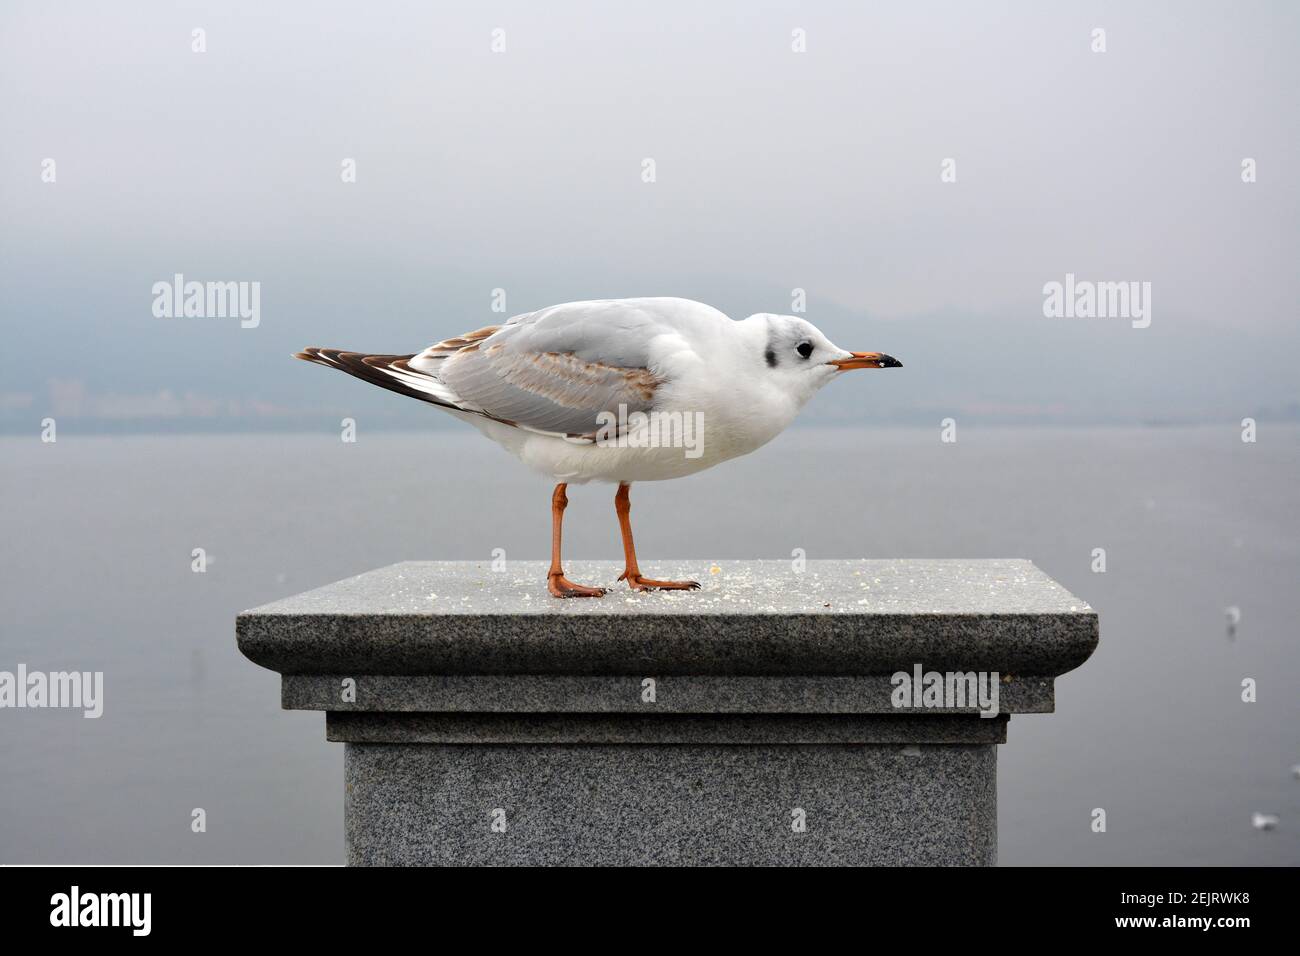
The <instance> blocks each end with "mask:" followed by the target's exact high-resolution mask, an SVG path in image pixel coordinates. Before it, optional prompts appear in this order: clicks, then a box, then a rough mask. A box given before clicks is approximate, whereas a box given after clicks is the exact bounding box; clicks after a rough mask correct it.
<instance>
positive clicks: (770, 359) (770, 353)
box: [763, 349, 776, 368]
mask: <svg viewBox="0 0 1300 956" xmlns="http://www.w3.org/2000/svg"><path fill="white" fill-rule="evenodd" d="M763 358H765V359H767V367H768V368H776V350H775V349H768V350H767V352H766V353H764V355H763Z"/></svg>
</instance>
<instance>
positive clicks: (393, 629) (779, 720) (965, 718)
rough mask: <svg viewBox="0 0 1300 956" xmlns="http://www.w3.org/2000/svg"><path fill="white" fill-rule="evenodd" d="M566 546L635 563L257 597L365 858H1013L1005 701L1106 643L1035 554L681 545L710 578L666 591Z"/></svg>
mask: <svg viewBox="0 0 1300 956" xmlns="http://www.w3.org/2000/svg"><path fill="white" fill-rule="evenodd" d="M567 570H568V571H569V572H570V575H571V577H572V578H573V579H574V580H580V581H583V582H584V583H608V584H610V585H611V586H613V588H614V589H613V590H612V591H611V593H610V594H608V595H607V596H606V597H604V598H602V599H599V600H591V599H573V600H565V601H560V600H556V599H554V598H551V597H550V596H549V595H548V594H547V593H546V590H545V586H544V580H545V565H544V564H543V563H541V562H510V563H508V564H506V565H505V568H504V570H493V566H492V565H491V564H490V563H489V562H482V563H475V562H408V563H404V564H397V565H393V566H391V567H388V568H383V569H381V570H378V571H373V572H370V573H368V574H363V575H360V576H358V577H355V578H350V579H348V580H346V581H340V582H337V583H335V584H331V585H328V586H326V587H323V588H319V589H317V590H315V591H310V592H307V593H305V594H301V595H297V596H295V597H291V598H288V599H285V600H283V601H278V602H275V603H273V604H268V605H265V606H264V607H260V608H257V609H255V610H251V611H247V612H244V613H243V614H241V615H240V616H239V618H238V621H237V635H238V639H239V647H240V649H241V650H242V651H243V653H244V654H245V655H246V656H247V657H249V658H250V659H251V660H253V661H255V662H256V663H258V664H261V665H263V666H265V667H269V668H271V669H273V670H276V671H278V672H279V673H280V674H281V675H282V704H283V706H284V707H285V708H287V709H309V710H321V711H324V712H325V713H326V733H327V736H328V739H330V740H334V741H339V742H342V743H343V744H344V747H345V774H344V775H345V783H344V786H345V832H346V845H347V860H348V862H349V863H351V864H381V865H382V864H571V865H589V864H665V863H666V864H678V865H699V864H753V865H816V864H849V865H862V864H871V865H876V864H920V865H926V864H930V865H933V864H940V865H988V864H992V863H994V862H996V858H997V802H996V796H997V784H996V776H997V770H996V747H997V745H999V744H1001V743H1004V742H1005V741H1006V739H1007V737H1006V735H1007V725H1008V720H1009V715H1010V714H1013V713H1050V712H1052V711H1053V710H1054V703H1055V696H1054V681H1055V678H1056V676H1057V675H1059V674H1062V673H1064V672H1066V671H1068V670H1070V669H1072V668H1074V667H1077V666H1078V665H1079V664H1081V663H1083V661H1084V660H1086V659H1087V657H1088V656H1089V655H1090V654H1091V653H1092V650H1093V649H1094V648H1095V647H1096V644H1097V617H1096V614H1095V612H1093V611H1092V609H1091V608H1089V607H1088V606H1087V605H1086V604H1084V603H1083V602H1082V601H1080V600H1078V599H1077V598H1075V597H1073V596H1072V595H1070V594H1069V593H1068V592H1067V591H1065V590H1064V589H1063V588H1062V587H1061V586H1060V585H1058V584H1056V583H1055V582H1054V581H1052V580H1051V579H1050V578H1048V577H1047V576H1046V575H1044V574H1043V573H1042V572H1041V571H1039V570H1038V569H1037V568H1036V567H1034V566H1033V565H1032V564H1031V563H1030V562H1028V561H1017V560H985V561H965V560H962V561H933V560H924V561H922V560H897V561H866V560H863V561H811V562H808V563H807V564H806V566H804V567H803V569H802V570H796V569H795V568H794V567H792V565H791V563H790V562H786V561H771V562H763V561H751V562H725V563H718V564H710V563H707V562H691V561H673V562H662V563H656V565H655V566H654V568H653V571H652V572H650V573H653V574H655V575H659V576H664V577H674V576H676V577H691V578H695V579H696V580H699V581H701V583H702V584H703V585H704V588H703V590H701V591H698V592H676V593H673V592H661V593H653V594H635V593H632V592H630V591H625V590H621V589H620V588H621V586H619V585H616V583H615V578H616V577H617V575H618V573H619V571H620V570H621V567H620V566H618V565H615V564H613V563H606V562H573V563H572V565H571V566H569V567H568V568H567ZM900 674H906V675H909V677H912V676H915V675H922V676H924V675H931V674H939V675H950V680H949V688H948V689H949V691H953V690H958V691H960V689H961V688H962V687H964V688H966V689H968V690H972V691H973V689H974V688H975V687H977V686H978V687H981V688H983V689H984V690H985V691H991V690H992V689H993V688H995V687H996V700H993V699H992V697H991V695H990V694H989V693H985V694H984V696H983V699H977V697H976V695H975V694H973V693H972V694H971V695H970V696H968V697H967V696H964V695H962V694H960V692H959V693H958V695H957V696H956V697H954V696H953V695H952V693H949V694H947V696H944V695H943V694H942V693H940V694H939V695H937V696H939V697H940V698H942V699H941V700H939V702H938V703H936V702H935V701H934V700H930V699H925V698H923V695H922V694H921V693H920V691H919V690H918V691H917V692H916V693H915V694H913V693H911V692H910V691H908V692H907V693H906V694H904V693H903V690H902V689H900V688H901V685H902V684H903V681H902V680H901V679H900V677H899V676H898V675H900ZM951 675H957V676H956V678H955V680H954V679H953V678H952V677H951ZM964 679H969V680H971V681H975V683H965V684H963V680H964ZM924 682H925V681H924V680H923V681H920V682H918V686H919V685H920V684H923V683H924ZM981 711H983V715H981Z"/></svg>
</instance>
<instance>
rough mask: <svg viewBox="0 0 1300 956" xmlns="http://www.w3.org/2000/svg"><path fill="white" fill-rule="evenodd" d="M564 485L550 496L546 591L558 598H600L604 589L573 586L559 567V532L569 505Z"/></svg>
mask: <svg viewBox="0 0 1300 956" xmlns="http://www.w3.org/2000/svg"><path fill="white" fill-rule="evenodd" d="M564 488H565V485H564V484H563V483H560V484H558V485H556V486H555V492H554V494H552V495H551V570H550V572H549V573H548V574H547V575H546V589H547V590H548V591H550V592H551V593H552V594H554V595H555V596H556V597H558V598H570V597H600V596H601V595H603V594H604V593H605V589H604V588H588V587H583V586H582V585H581V584H574V583H573V582H572V581H570V580H569V579H568V578H566V577H565V576H564V569H563V568H562V567H560V530H561V528H562V527H563V526H564V509H565V508H567V507H568V505H569V496H568V495H566V494H565V493H564Z"/></svg>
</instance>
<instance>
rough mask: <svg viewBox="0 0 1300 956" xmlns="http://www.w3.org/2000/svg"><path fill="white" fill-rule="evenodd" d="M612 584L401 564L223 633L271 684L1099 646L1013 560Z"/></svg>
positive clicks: (752, 568) (650, 569)
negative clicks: (562, 593)
mask: <svg viewBox="0 0 1300 956" xmlns="http://www.w3.org/2000/svg"><path fill="white" fill-rule="evenodd" d="M620 570H621V566H620V565H619V564H617V563H614V562H583V561H575V562H571V563H570V564H568V565H567V566H566V571H567V572H568V573H569V575H570V577H571V578H572V579H573V580H575V581H580V582H583V583H592V584H607V585H610V586H611V588H612V590H611V592H610V593H609V594H608V595H606V596H605V597H604V598H600V599H582V600H578V599H571V600H557V599H555V598H552V597H551V596H550V595H549V594H547V593H546V590H545V586H544V585H545V578H546V564H545V563H544V562H540V561H518V562H509V563H507V564H506V569H505V570H504V571H500V572H497V571H493V570H492V568H491V564H490V563H489V562H482V563H474V562H463V561H460V562H440V561H434V562H424V561H422V562H407V563H403V564H395V565H392V566H390V567H387V568H382V569H380V570H377V571H372V572H369V573H367V574H362V575H359V576H357V577H354V578H349V579H347V580H345V581H339V582H337V583H335V584H330V585H327V586H325V587H322V588H318V589H316V590H314V591H308V592H306V593H304V594H299V595H297V596H295V597H290V598H286V599H284V600H282V601H277V602H274V603H272V604H267V605H264V606H262V607H260V608H255V609H253V610H250V611H245V612H244V613H242V614H240V615H239V617H238V619H237V622H236V633H237V636H238V640H239V647H240V649H241V650H242V651H243V653H244V654H245V655H246V656H247V657H249V658H250V659H251V660H253V661H255V662H256V663H258V664H261V665H262V666H264V667H268V668H271V669H272V670H276V671H279V672H280V673H283V674H389V675H393V674H575V675H597V674H628V673H645V674H660V675H666V674H697V675H705V674H728V675H744V674H754V675H761V674H804V675H808V674H880V673H888V672H891V671H893V670H897V669H900V668H906V667H910V666H911V665H912V664H913V663H915V662H918V661H920V662H923V663H924V664H926V666H927V667H929V666H934V667H939V668H941V669H963V670H965V669H982V670H999V671H1001V672H1003V673H1013V674H1034V675H1039V676H1052V675H1056V674H1060V673H1063V672H1065V671H1068V670H1070V669H1072V668H1074V667H1077V666H1078V665H1079V664H1081V663H1082V662H1083V661H1084V660H1086V659H1087V657H1088V655H1089V654H1091V653H1092V650H1093V648H1094V647H1095V646H1096V644H1097V617H1096V614H1095V612H1093V610H1092V609H1091V608H1090V607H1088V605H1087V604H1085V603H1084V602H1083V601H1081V600H1079V599H1078V598H1076V597H1074V596H1073V595H1071V594H1070V593H1069V592H1068V591H1066V590H1065V589H1064V588H1062V587H1061V586H1060V585H1059V584H1057V583H1056V582H1054V581H1053V580H1052V579H1051V578H1049V577H1047V575H1045V574H1043V572H1042V571H1040V570H1039V569H1038V568H1036V567H1034V565H1033V564H1032V563H1030V562H1029V561H1022V560H959V561H944V560H894V561H878V560H872V561H868V560H862V561H810V562H808V563H807V566H806V568H805V570H803V571H802V572H796V571H795V570H794V569H793V567H792V565H791V562H789V561H747V562H719V563H717V564H709V563H707V562H692V561H665V562H655V563H654V564H653V565H650V566H647V567H646V568H645V569H644V570H645V572H646V573H647V574H653V575H658V576H661V577H665V578H674V577H677V578H680V577H690V578H694V579H696V580H698V581H700V582H701V584H702V585H703V589H702V590H700V591H694V592H655V593H649V594H637V593H634V592H632V591H630V590H628V589H626V588H625V587H624V586H623V585H618V584H617V582H616V580H615V579H616V578H617V576H618V574H619V571H620ZM616 585H617V586H616Z"/></svg>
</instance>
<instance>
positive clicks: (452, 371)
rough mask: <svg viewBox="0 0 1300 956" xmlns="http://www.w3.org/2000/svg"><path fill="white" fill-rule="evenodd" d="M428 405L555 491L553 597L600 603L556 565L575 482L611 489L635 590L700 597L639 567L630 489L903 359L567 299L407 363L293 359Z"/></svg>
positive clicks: (701, 310)
mask: <svg viewBox="0 0 1300 956" xmlns="http://www.w3.org/2000/svg"><path fill="white" fill-rule="evenodd" d="M294 357H295V358H300V359H303V360H305V361H308V362H316V363H317V364H319V365H328V366H329V367H331V368H337V369H341V370H342V371H345V372H347V373H348V374H350V375H355V376H356V377H357V378H361V379H364V380H365V381H367V382H370V383H372V384H374V385H379V386H381V387H383V388H387V389H391V390H392V391H394V392H400V393H401V394H403V395H409V396H410V397H411V398H418V399H420V400H421V401H425V402H429V403H431V404H433V405H437V406H439V407H441V408H443V409H445V410H447V411H448V412H450V413H451V414H453V415H455V416H456V417H458V418H462V419H464V420H465V421H468V422H470V423H472V424H474V425H475V426H477V427H478V429H479V430H480V431H482V432H483V434H485V435H487V436H488V437H489V438H491V439H492V440H493V441H495V442H497V443H498V444H499V445H501V446H503V447H504V448H505V449H506V450H507V451H509V452H511V453H512V454H514V455H515V456H516V457H517V458H519V459H520V460H521V461H522V462H524V464H526V465H529V466H531V467H532V468H534V469H536V470H538V471H540V472H542V473H544V474H546V475H548V476H550V477H551V478H552V479H554V480H555V481H556V482H557V484H556V486H555V491H554V493H553V494H552V496H551V516H552V536H551V568H550V572H549V574H548V575H547V586H548V589H549V590H550V592H551V593H552V594H553V595H555V596H556V597H600V596H601V595H602V594H604V593H605V589H604V588H597V587H584V586H583V585H580V584H574V583H573V582H572V581H569V580H568V579H567V578H566V577H565V576H564V570H563V568H562V567H561V562H560V536H561V535H560V532H561V528H562V525H563V521H564V509H565V506H566V505H567V504H568V498H567V496H566V494H565V488H566V486H567V485H569V484H571V483H585V482H588V481H605V482H612V483H616V484H617V485H618V492H617V494H616V495H615V497H614V509H615V511H616V512H617V514H618V522H619V527H620V529H621V531H622V534H623V554H624V558H625V560H626V568H625V570H624V571H623V574H622V575H621V576H620V577H619V580H620V581H623V580H625V581H627V582H628V584H629V585H630V586H631V587H632V588H633V589H634V590H637V591H648V590H655V589H658V588H663V589H669V590H693V589H695V588H698V587H699V584H697V583H696V582H694V581H656V580H653V579H651V578H647V577H644V576H643V575H642V574H641V571H640V569H639V568H638V567H637V561H636V550H635V548H634V547H633V544H632V525H631V522H630V520H629V518H628V514H629V511H630V510H631V505H630V503H629V498H628V488H629V486H630V485H631V483H632V482H634V481H661V480H664V479H667V478H680V477H682V476H684V475H691V474H694V473H695V472H697V471H703V470H704V469H705V468H711V467H713V466H714V465H716V464H718V463H719V462H723V461H726V460H727V459H729V458H736V457H737V456H739V455H745V454H748V453H749V452H751V451H754V450H755V449H757V448H760V447H761V446H763V445H765V444H767V442H769V441H771V440H772V439H773V438H775V437H776V436H777V435H778V434H780V433H781V431H782V430H783V429H784V428H785V427H786V426H787V425H789V424H790V422H791V421H792V420H793V419H794V417H795V415H796V414H798V412H799V409H801V408H802V407H803V406H804V404H805V403H806V402H807V401H808V400H809V399H810V398H812V396H813V395H814V394H815V393H816V392H817V390H818V389H820V388H821V387H822V386H823V385H825V384H826V383H827V382H829V381H830V380H831V379H832V378H834V377H836V376H837V375H838V374H839V373H840V372H843V371H845V370H847V369H855V368H897V367H899V366H901V365H902V363H901V362H899V361H898V360H897V359H894V358H892V357H890V356H888V355H885V354H883V353H881V352H848V351H845V350H844V349H842V348H839V347H838V346H836V345H834V344H832V343H831V341H830V340H829V339H828V338H826V336H824V335H823V334H822V333H821V332H820V331H818V330H817V328H816V327H815V326H814V325H813V324H812V323H811V322H808V321H806V320H805V319H801V318H798V317H796V316H793V315H771V314H768V313H760V314H758V315H751V316H750V317H749V318H747V319H744V320H741V321H734V320H732V319H730V318H728V317H727V316H726V315H723V314H722V313H721V312H719V311H718V310H717V309H714V308H712V307H711V306H707V305H704V304H703V303H700V302H692V301H690V300H689V299H673V298H651V299H602V300H597V301H592V302H569V303H566V304H564V305H555V306H551V307H550V308H547V309H540V310H538V311H537V312H529V313H527V314H525V315H517V316H515V317H514V318H512V319H510V320H509V321H508V322H506V323H505V324H504V325H493V326H488V327H486V328H482V329H478V330H477V331H475V332H468V333H466V334H464V335H461V336H457V337H456V338H451V339H447V340H445V341H443V342H439V343H438V344H437V345H431V346H429V347H428V348H427V349H425V350H424V351H423V352H419V353H415V354H411V355H368V354H366V353H364V352H344V351H341V350H339V349H321V348H309V349H306V350H305V351H302V352H298V353H296V354H295V356H294Z"/></svg>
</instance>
